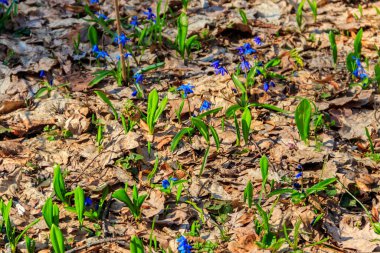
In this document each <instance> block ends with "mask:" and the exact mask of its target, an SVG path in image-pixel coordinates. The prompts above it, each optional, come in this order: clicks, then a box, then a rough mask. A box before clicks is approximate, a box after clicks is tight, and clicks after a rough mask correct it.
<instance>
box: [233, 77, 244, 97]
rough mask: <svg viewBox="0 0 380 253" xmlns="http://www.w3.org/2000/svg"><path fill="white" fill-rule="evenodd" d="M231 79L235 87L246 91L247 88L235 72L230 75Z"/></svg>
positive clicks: (242, 91)
mask: <svg viewBox="0 0 380 253" xmlns="http://www.w3.org/2000/svg"><path fill="white" fill-rule="evenodd" d="M231 78H232V81H233V82H234V84H235V86H236V88H237V89H238V90H239V91H240V92H241V93H243V94H244V93H247V90H246V89H245V86H244V85H243V83H242V82H241V81H240V80H239V77H238V76H237V75H235V74H232V75H231Z"/></svg>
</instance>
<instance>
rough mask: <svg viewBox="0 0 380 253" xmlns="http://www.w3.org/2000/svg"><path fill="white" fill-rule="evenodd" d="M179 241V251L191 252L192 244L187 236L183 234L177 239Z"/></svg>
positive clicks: (180, 252) (183, 252) (181, 252)
mask: <svg viewBox="0 0 380 253" xmlns="http://www.w3.org/2000/svg"><path fill="white" fill-rule="evenodd" d="M177 242H178V248H177V249H178V252H179V253H191V249H192V247H191V245H190V244H189V243H188V242H187V239H186V237H184V236H181V237H180V238H178V239H177Z"/></svg>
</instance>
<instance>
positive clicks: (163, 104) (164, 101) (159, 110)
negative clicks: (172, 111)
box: [154, 96, 168, 124]
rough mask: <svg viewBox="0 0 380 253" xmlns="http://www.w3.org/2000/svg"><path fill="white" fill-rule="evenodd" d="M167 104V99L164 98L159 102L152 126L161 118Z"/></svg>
mask: <svg viewBox="0 0 380 253" xmlns="http://www.w3.org/2000/svg"><path fill="white" fill-rule="evenodd" d="M167 103H168V97H167V96H166V97H164V98H163V99H162V100H161V102H160V104H159V105H158V108H157V110H156V112H155V115H154V124H156V123H157V121H158V118H159V117H160V116H161V114H162V112H163V111H164V110H165V107H166V104H167Z"/></svg>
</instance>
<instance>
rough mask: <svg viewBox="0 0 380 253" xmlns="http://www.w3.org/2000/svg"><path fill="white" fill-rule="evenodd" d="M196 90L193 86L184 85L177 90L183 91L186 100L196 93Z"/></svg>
mask: <svg viewBox="0 0 380 253" xmlns="http://www.w3.org/2000/svg"><path fill="white" fill-rule="evenodd" d="M194 88H195V86H192V85H190V84H182V85H181V86H179V87H178V88H177V91H183V96H184V97H185V98H186V97H187V95H189V94H192V93H194V91H193V89H194Z"/></svg>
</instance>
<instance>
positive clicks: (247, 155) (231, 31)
mask: <svg viewBox="0 0 380 253" xmlns="http://www.w3.org/2000/svg"><path fill="white" fill-rule="evenodd" d="M10 2H11V1H10ZM152 2H154V3H152ZM352 2H355V3H352ZM317 3H318V15H317V19H316V21H314V18H313V13H312V11H311V9H310V6H309V4H308V2H305V4H304V7H303V15H302V17H301V20H302V22H301V28H300V27H299V25H297V18H296V17H297V9H298V6H299V2H298V3H297V1H284V0H273V1H265V0H257V1H236V0H200V1H190V2H189V6H188V8H187V11H186V13H187V16H188V23H189V25H188V34H187V36H188V37H190V36H192V35H198V40H199V42H200V44H199V48H193V49H192V50H191V53H190V58H189V59H186V61H184V60H183V59H182V57H181V55H180V54H179V53H178V51H177V50H175V39H176V36H177V18H178V16H179V15H180V13H181V11H184V9H183V6H182V2H181V1H175V0H168V2H167V4H165V0H163V3H162V5H161V6H160V11H161V16H160V17H159V18H157V17H156V15H157V9H158V8H157V1H145V0H140V1H137V0H131V1H127V0H120V15H121V18H122V20H121V23H122V27H121V29H122V31H123V33H125V34H126V36H127V37H128V38H130V39H131V40H130V41H128V42H127V45H126V47H125V48H124V52H127V49H128V50H130V53H131V54H132V55H133V57H128V59H126V61H127V62H128V70H129V72H128V80H127V82H124V83H123V84H122V85H121V86H120V85H118V83H117V81H116V80H115V78H113V77H112V76H109V77H106V78H105V79H103V80H101V81H100V82H98V83H96V84H95V85H92V86H90V85H89V83H90V82H91V81H92V80H93V79H94V73H95V72H96V71H99V70H110V69H112V66H114V65H112V64H113V63H115V62H117V60H116V59H117V56H119V55H120V54H119V51H118V50H119V49H118V45H117V44H116V43H113V38H112V36H110V35H109V33H108V31H107V29H109V30H110V31H112V32H114V33H116V22H115V18H116V13H115V6H114V5H113V1H100V3H99V4H90V2H89V1H84V0H83V1H74V0H61V1H57V0H49V1H40V0H25V1H19V3H18V13H17V15H14V16H13V17H12V19H11V20H9V21H8V22H7V24H6V26H5V29H3V31H2V33H1V35H0V198H1V199H2V200H3V201H4V203H9V201H10V200H12V203H13V204H12V208H11V213H10V220H11V222H12V225H13V226H15V227H16V228H17V231H21V230H22V229H24V228H25V227H26V226H27V225H28V224H29V223H31V222H32V221H34V220H35V219H37V218H41V221H40V222H38V223H37V224H35V225H34V226H32V228H31V229H29V230H28V232H27V233H26V234H27V235H28V236H29V237H30V238H32V239H34V240H35V242H36V252H50V250H51V249H52V246H51V242H50V239H49V237H50V236H49V228H48V226H47V224H46V223H45V221H44V220H43V217H42V212H41V210H42V207H43V206H44V204H45V202H46V200H47V199H48V198H49V197H52V199H53V202H54V203H56V204H57V205H58V207H59V211H60V214H59V228H60V230H61V231H62V234H63V236H64V238H65V247H66V250H67V251H69V252H130V241H131V238H132V237H133V236H137V237H138V238H140V240H141V242H142V244H143V245H144V248H145V252H187V251H186V250H183V249H181V248H179V244H178V240H177V239H178V238H179V237H180V236H184V237H186V239H187V243H188V244H189V245H191V246H192V252H233V253H239V252H269V251H272V252H292V251H294V252H297V251H296V250H300V251H299V252H302V251H304V252H380V241H379V239H380V235H379V234H376V233H375V232H374V224H376V222H378V210H379V208H380V198H379V194H378V192H379V189H380V188H379V186H380V185H379V177H380V174H379V169H380V155H378V153H380V121H379V120H380V112H379V105H380V95H379V92H378V91H379V89H378V83H377V82H378V81H379V79H380V76H378V77H377V78H376V73H375V65H376V64H377V62H378V61H379V57H380V51H379V48H380V34H379V27H380V13H379V11H378V9H376V8H375V6H377V8H380V2H373V1H371V3H368V2H367V1H361V3H359V1H326V0H320V1H318V2H317ZM86 5H87V6H88V8H89V9H88V10H87V12H86V9H85V6H86ZM149 7H151V8H152V13H153V14H155V17H153V19H155V20H156V22H163V23H162V24H163V27H162V34H161V35H162V36H161V38H162V40H161V41H160V40H159V39H157V38H159V36H158V35H159V33H156V32H155V31H148V32H147V35H145V36H144V35H142V36H141V37H138V36H137V35H136V34H141V33H142V31H143V29H144V27H148V28H149V27H152V26H154V25H155V23H154V22H152V21H151V20H148V19H147V13H145V14H144V12H147V11H148V8H149ZM239 10H243V11H244V13H245V15H246V18H247V22H244V21H245V20H244V19H243V18H242V16H241V14H240V13H239ZM88 11H90V12H92V13H94V15H95V16H96V15H98V14H95V13H102V14H104V15H106V16H107V17H108V18H110V19H108V20H106V22H104V21H103V22H102V21H99V19H101V18H97V19H95V20H94V19H93V18H92V17H91V16H90V15H89V12H88ZM360 12H362V13H360ZM148 14H149V13H148ZM3 15H4V14H3ZM133 16H137V17H138V19H137V21H138V23H139V24H138V25H137V27H136V28H133V27H132V26H131V25H130V24H131V21H133V20H132V17H133ZM151 18H152V16H151ZM94 21H96V22H94ZM102 24H103V25H104V24H105V27H106V28H105V27H104V26H103V25H102ZM90 26H92V27H93V28H95V30H96V31H97V34H96V40H97V41H98V42H97V44H98V47H99V48H100V50H104V51H106V52H107V53H108V54H109V56H107V57H106V58H105V59H103V58H101V57H100V58H99V59H96V56H97V54H98V53H96V52H95V53H94V51H93V50H92V49H93V47H92V45H91V43H92V42H91V43H90V41H89V39H88V34H90V33H89V32H88V31H89V30H91V29H90ZM360 29H362V32H363V33H362V39H361V53H360V55H359V57H358V59H357V61H360V62H361V64H362V66H363V69H362V71H364V73H365V74H366V78H364V79H365V80H364V81H363V78H360V77H359V78H358V77H355V75H353V74H352V73H350V72H349V70H348V69H347V64H348V63H347V61H346V59H347V55H349V54H350V52H354V50H355V47H354V41H355V38H357V34H358V33H361V31H360ZM330 31H333V33H334V34H335V40H336V46H337V63H336V66H335V65H334V62H333V57H332V50H331V46H330V45H331V43H330V40H329V32H330ZM78 34H79V37H78ZM257 37H258V38H260V40H261V42H262V43H258V42H259V41H257ZM78 38H79V40H78ZM254 38H256V42H255V41H254ZM75 41H76V42H78V41H79V43H75ZM245 43H249V44H250V45H251V47H252V48H253V49H254V51H255V52H252V51H251V52H247V51H244V52H243V55H242V54H240V55H239V50H237V48H239V47H242V46H243V45H244V44H245ZM243 49H244V48H243ZM245 49H249V48H245ZM185 56H186V55H185ZM243 59H245V60H246V61H248V62H249V64H250V65H251V68H254V67H257V70H259V71H260V68H261V72H265V73H259V72H256V71H255V72H256V74H254V75H256V76H255V77H254V78H252V79H250V80H248V79H249V77H250V74H248V75H247V73H244V69H243V70H242V71H237V70H239V69H241V61H242V60H243ZM273 59H275V61H272V63H274V64H273V65H274V66H271V67H270V66H268V69H264V70H263V66H265V64H267V63H268V62H270V61H271V60H273ZM216 60H219V61H220V66H222V67H224V68H225V69H226V70H227V71H228V73H227V74H224V75H221V74H217V73H215V69H214V67H213V66H212V63H213V62H215V61H216ZM357 61H356V60H355V61H354V62H357ZM156 63H164V64H162V66H161V65H160V67H159V68H154V69H152V70H149V71H147V72H144V71H143V72H141V71H142V69H144V68H145V67H147V66H150V65H152V64H156ZM265 67H267V66H265ZM356 67H358V66H357V65H356ZM41 70H43V71H44V74H41ZM217 70H219V71H220V70H221V69H220V68H219V69H218V68H217ZM379 70H380V67H379ZM140 72H141V73H143V80H142V81H141V82H140V81H138V82H139V87H140V88H141V91H142V92H137V95H136V87H137V86H136V85H135V84H134V82H136V80H135V79H134V78H133V75H134V74H135V73H140ZM238 72H240V73H238ZM234 73H235V74H236V76H237V78H238V79H239V80H240V81H241V82H242V83H243V84H246V85H247V86H245V87H246V88H247V89H246V92H247V94H248V95H247V96H248V102H249V103H251V105H250V106H249V107H247V109H246V110H245V109H244V108H243V109H242V110H239V109H237V110H235V113H234V112H232V113H231V111H230V110H227V109H228V108H231V106H233V105H235V104H237V103H242V90H241V89H239V87H236V81H235V82H234V81H233V80H232V79H231V75H232V74H234ZM379 73H380V72H379ZM379 73H378V75H380V74H379ZM376 80H377V81H376ZM271 82H273V83H271ZM366 82H368V84H367V83H366ZM248 83H249V84H248ZM183 84H190V85H192V86H194V87H193V88H192V91H193V93H191V94H188V95H187V97H186V98H183V93H182V92H180V91H178V90H177V89H178V87H180V86H181V85H183ZM272 84H274V85H272ZM266 85H269V87H266ZM41 88H42V89H41ZM267 88H269V89H267ZM153 89H156V90H157V91H158V94H159V98H160V101H161V100H163V99H164V98H165V97H167V98H168V102H167V105H166V107H165V108H164V111H163V112H162V114H161V115H160V117H159V118H158V122H157V124H156V125H155V128H154V134H153V135H152V134H149V126H148V124H147V123H146V119H147V117H146V113H147V110H148V106H147V102H148V94H149V93H150V92H151V91H152V90H153ZM94 91H96V92H98V91H101V92H102V93H99V92H98V94H104V95H105V96H106V99H104V98H102V96H99V95H97V93H95V92H94ZM107 98H108V99H109V101H110V102H111V103H112V106H113V107H114V109H111V107H110V106H109V105H108V104H107V103H106V102H105V101H107ZM304 98H307V99H308V101H310V103H311V105H312V106H311V110H312V115H311V122H310V135H309V137H308V140H307V141H306V142H305V141H302V139H301V137H300V134H299V131H298V129H297V124H296V121H295V114H294V113H295V111H296V108H297V106H298V105H299V104H300V101H301V100H303V99H304ZM183 101H184V102H183ZM204 101H208V102H210V103H211V105H210V108H206V110H204V111H202V113H204V112H206V111H207V110H208V111H209V110H215V111H213V112H215V113H210V114H209V115H205V116H203V117H199V115H201V112H200V108H201V107H202V104H203V106H204V105H205V104H204ZM182 102H183V104H182V105H183V108H182V112H179V111H178V110H179V108H181V103H182ZM247 113H248V114H249V115H250V116H251V117H250V118H251V121H248V122H249V126H248V129H249V130H250V131H249V133H248V135H247V136H244V133H243V131H242V127H243V128H244V126H243V125H244V124H245V123H246V122H247V121H245V120H244V119H246V118H245V117H249V115H247ZM302 113H304V112H302ZM178 114H180V116H178ZM234 115H235V116H236V117H235V118H234ZM201 116H202V115H201ZM194 118H196V120H199V121H201V122H203V123H204V126H206V129H207V131H210V132H209V133H208V134H207V133H206V135H207V137H208V138H209V140H207V137H205V136H204V134H205V133H203V132H200V131H199V130H198V129H197V128H196V126H195V125H196V124H194V121H195V122H196V120H194ZM122 119H125V122H126V124H124V125H123V122H122V121H123V120H122ZM235 119H236V122H237V124H238V125H240V126H239V128H236V124H235ZM198 123H199V122H198ZM202 126H203V125H202ZM211 126H212V127H211ZM184 128H189V129H190V128H191V129H192V130H190V131H188V132H186V134H185V136H183V138H182V139H181V140H180V141H179V142H178V145H177V147H176V148H175V149H174V148H173V149H174V150H172V149H171V145H173V144H172V143H173V137H174V136H175V135H176V134H177V133H178V132H180V131H181V129H184ZM366 128H367V129H368V134H369V136H370V139H371V140H372V146H373V150H372V149H371V145H370V142H369V139H368V136H366V131H365V129H366ZM201 129H202V128H201ZM213 129H215V132H216V133H217V136H218V138H219V141H218V140H216V139H215V136H214V134H212V131H213ZM237 129H239V132H240V143H238V142H239V140H238V137H237ZM99 132H101V133H102V134H99ZM190 135H191V136H190ZM245 137H246V138H247V142H246V141H245ZM204 157H207V161H206V163H203V162H204ZM263 157H267V158H268V164H269V166H268V167H269V169H268V176H267V179H266V180H264V183H263V172H262V171H263V167H265V165H263V164H262V165H261V168H260V160H261V161H263V160H265V159H264V158H263ZM55 164H59V165H60V168H61V170H62V174H63V175H64V182H65V188H66V190H67V192H69V191H72V190H74V189H76V187H78V186H80V187H81V188H82V189H83V190H84V192H85V196H86V197H87V202H86V204H87V205H86V207H85V209H86V210H87V211H88V212H91V210H92V211H96V209H99V204H100V205H101V207H102V210H101V212H99V217H97V218H93V219H90V218H89V217H87V216H85V218H84V224H83V226H79V222H78V218H77V214H76V213H75V208H74V211H72V209H71V210H70V207H71V208H73V207H74V206H75V205H74V198H73V196H70V195H69V196H66V198H67V203H66V204H64V203H62V201H61V200H59V198H57V196H56V194H55V193H54V192H55V191H54V189H53V168H54V166H55ZM202 164H203V165H204V166H202ZM264 169H265V168H264ZM173 178H175V179H173ZM176 179H177V180H176ZM165 180H168V181H165ZM324 180H326V181H324ZM329 180H331V181H329ZM319 182H330V183H329V184H328V185H327V184H326V186H320V185H319V186H320V187H319V188H318V187H314V188H311V187H312V186H313V185H316V184H317V183H319ZM166 183H169V185H166ZM124 185H126V186H127V193H128V195H131V194H132V193H131V192H132V187H133V186H134V185H136V187H137V189H138V192H139V194H141V195H143V194H147V198H146V200H145V201H144V202H143V204H142V206H141V215H140V217H139V219H134V216H133V215H132V212H131V210H130V209H129V208H128V207H127V205H126V204H124V203H123V202H121V201H119V200H117V199H116V198H114V197H113V196H112V193H113V192H115V191H116V190H119V189H123V188H124ZM250 186H252V189H251V190H250V189H249V188H250ZM316 188H318V189H316ZM281 189H283V192H280V190H281ZM308 189H312V190H308ZM244 192H246V196H248V199H252V200H253V204H252V205H250V204H251V203H249V202H250V201H245V200H244ZM271 192H272V193H273V192H274V194H271ZM276 192H277V193H279V194H275V193H276ZM280 193H283V194H280ZM102 194H103V197H104V198H103V200H104V203H102V201H101V199H102ZM352 196H355V197H356V199H357V200H355V199H354V198H353V197H352ZM89 198H91V202H92V203H88V202H89ZM358 201H360V202H358ZM250 206H251V207H250ZM363 206H364V207H365V208H366V209H367V210H368V212H366V210H364V209H363ZM262 210H263V212H262ZM0 212H1V211H0ZM266 219H267V222H266ZM0 221H1V220H0ZM0 226H1V223H0ZM285 227H286V228H285ZM297 227H299V229H298V233H297V232H296V233H295V231H296V230H297ZM285 232H287V233H285ZM286 234H289V240H287V238H286ZM152 238H155V239H152ZM7 241H8V238H7V236H6V233H5V228H3V229H2V231H0V252H3V251H4V252H5V251H6V250H7V248H8V245H9V244H7ZM154 241H155V242H156V243H155V242H154ZM155 244H156V245H155ZM293 244H294V245H293ZM18 248H19V249H20V250H21V251H23V252H26V249H25V242H24V239H21V241H20V243H19V245H18ZM178 248H179V249H178ZM70 250H71V251H70ZM131 252H133V251H131ZM135 252H138V251H135Z"/></svg>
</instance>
